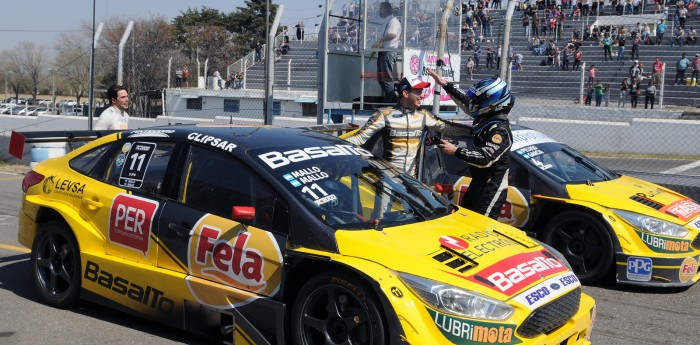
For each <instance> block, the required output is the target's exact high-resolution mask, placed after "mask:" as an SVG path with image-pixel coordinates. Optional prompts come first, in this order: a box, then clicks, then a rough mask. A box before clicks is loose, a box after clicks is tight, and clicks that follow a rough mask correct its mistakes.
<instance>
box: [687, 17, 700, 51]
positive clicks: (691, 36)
mask: <svg viewBox="0 0 700 345" xmlns="http://www.w3.org/2000/svg"><path fill="white" fill-rule="evenodd" d="M698 17H700V16H698ZM697 42H698V33H697V31H695V28H694V27H692V26H691V27H690V30H688V41H687V42H686V44H688V45H691V44H692V45H695V44H696V43H697Z"/></svg>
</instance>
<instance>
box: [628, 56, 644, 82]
mask: <svg viewBox="0 0 700 345" xmlns="http://www.w3.org/2000/svg"><path fill="white" fill-rule="evenodd" d="M629 72H630V78H639V77H640V75H641V73H642V71H641V69H640V68H639V60H634V62H633V63H632V66H630V69H629Z"/></svg>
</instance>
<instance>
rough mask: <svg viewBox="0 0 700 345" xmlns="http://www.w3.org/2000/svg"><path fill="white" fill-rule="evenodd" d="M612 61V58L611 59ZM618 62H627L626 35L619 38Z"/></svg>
mask: <svg viewBox="0 0 700 345" xmlns="http://www.w3.org/2000/svg"><path fill="white" fill-rule="evenodd" d="M611 59H612V57H611ZM617 61H618V62H619V61H623V62H624V61H625V35H624V34H620V35H618V36H617Z"/></svg>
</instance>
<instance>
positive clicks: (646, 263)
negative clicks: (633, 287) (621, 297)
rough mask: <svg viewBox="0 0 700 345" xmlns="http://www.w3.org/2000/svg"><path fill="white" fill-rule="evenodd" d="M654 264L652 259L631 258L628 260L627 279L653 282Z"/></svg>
mask: <svg viewBox="0 0 700 345" xmlns="http://www.w3.org/2000/svg"><path fill="white" fill-rule="evenodd" d="M652 266H653V262H652V261H651V259H650V258H640V257H636V256H630V257H629V258H627V279H629V280H634V281H640V282H648V281H650V280H651V272H652Z"/></svg>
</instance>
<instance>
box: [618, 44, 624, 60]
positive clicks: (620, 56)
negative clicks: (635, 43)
mask: <svg viewBox="0 0 700 345" xmlns="http://www.w3.org/2000/svg"><path fill="white" fill-rule="evenodd" d="M624 59H625V46H620V47H617V61H623V60H624Z"/></svg>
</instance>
